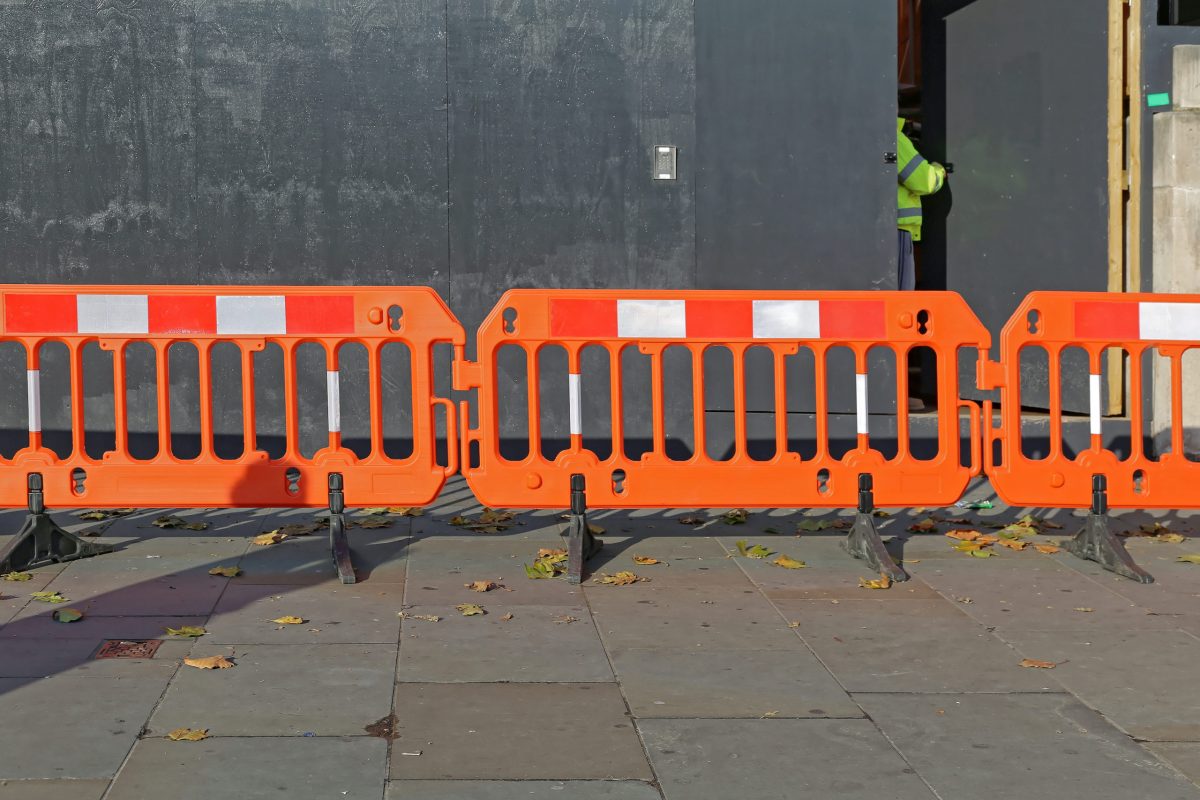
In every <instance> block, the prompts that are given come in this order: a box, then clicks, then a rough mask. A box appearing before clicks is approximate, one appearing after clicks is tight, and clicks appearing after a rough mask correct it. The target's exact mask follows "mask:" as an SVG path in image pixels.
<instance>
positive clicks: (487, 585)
mask: <svg viewBox="0 0 1200 800" xmlns="http://www.w3.org/2000/svg"><path fill="white" fill-rule="evenodd" d="M463 586H465V587H467V588H468V589H470V590H471V591H473V592H490V591H491V590H492V589H495V588H497V587H498V584H497V583H495V582H494V581H472V582H471V583H464V584H463Z"/></svg>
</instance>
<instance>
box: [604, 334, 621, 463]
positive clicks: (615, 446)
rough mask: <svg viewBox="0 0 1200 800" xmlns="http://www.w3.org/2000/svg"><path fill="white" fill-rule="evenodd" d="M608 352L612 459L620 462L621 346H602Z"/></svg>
mask: <svg viewBox="0 0 1200 800" xmlns="http://www.w3.org/2000/svg"><path fill="white" fill-rule="evenodd" d="M604 347H605V349H606V350H608V376H609V377H608V385H609V387H610V391H609V394H608V401H609V406H610V408H611V411H610V413H609V416H610V418H611V419H612V459H613V461H621V460H622V459H624V458H625V418H624V417H623V416H622V414H623V409H624V407H625V399H624V394H623V389H624V384H623V383H622V382H621V345H620V343H619V342H610V343H606V344H605V345H604Z"/></svg>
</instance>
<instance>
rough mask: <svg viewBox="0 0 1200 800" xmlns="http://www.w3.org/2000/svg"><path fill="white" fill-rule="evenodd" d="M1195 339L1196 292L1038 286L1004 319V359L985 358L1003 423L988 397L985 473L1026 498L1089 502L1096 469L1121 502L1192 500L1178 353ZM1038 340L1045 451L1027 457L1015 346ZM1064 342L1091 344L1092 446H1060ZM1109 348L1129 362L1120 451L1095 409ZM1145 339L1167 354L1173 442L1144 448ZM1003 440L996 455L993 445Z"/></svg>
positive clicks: (1002, 490)
mask: <svg viewBox="0 0 1200 800" xmlns="http://www.w3.org/2000/svg"><path fill="white" fill-rule="evenodd" d="M1198 344H1200V295H1161V294H1102V293H1094V294H1093V293H1086V292H1034V293H1032V294H1030V295H1029V296H1028V297H1026V298H1025V301H1024V302H1023V303H1021V306H1020V308H1018V309H1017V311H1016V312H1015V313H1014V314H1013V316H1012V317H1011V318H1010V319H1009V321H1008V323H1007V324H1006V325H1005V326H1004V330H1003V332H1002V334H1001V337H1000V361H999V362H998V363H995V362H992V363H987V364H983V365H982V366H981V370H980V376H979V385H980V386H981V387H982V388H985V389H999V390H1000V419H1001V422H1000V426H999V428H993V426H992V424H991V422H992V413H991V412H992V408H991V406H992V404H991V403H987V404H985V409H984V418H985V426H984V433H985V438H986V441H985V452H986V453H987V462H988V463H987V467H986V468H987V473H988V476H989V478H990V479H991V481H992V486H993V487H994V488H995V489H996V492H997V494H999V495H1000V497H1001V498H1003V499H1004V500H1005V501H1006V502H1008V503H1011V504H1013V505H1023V506H1052V507H1058V508H1081V507H1085V506H1088V505H1091V504H1092V503H1093V494H1094V493H1095V491H1096V490H1097V487H1096V485H1095V481H1096V478H1097V477H1099V478H1101V479H1102V481H1103V484H1105V486H1103V487H1100V488H1099V491H1102V492H1103V491H1106V492H1107V501H1108V504H1109V505H1111V506H1115V507H1120V508H1188V507H1194V506H1195V504H1196V486H1197V484H1198V483H1200V464H1198V463H1196V462H1193V461H1189V460H1188V459H1187V458H1186V456H1185V455H1184V446H1183V444H1184V443H1183V433H1184V431H1183V422H1182V420H1183V360H1182V359H1183V354H1184V352H1185V351H1186V350H1187V349H1188V348H1189V347H1196V346H1197V345H1198ZM1031 347H1038V348H1044V349H1045V350H1046V352H1047V353H1048V354H1049V365H1050V373H1049V390H1050V413H1049V421H1050V436H1049V440H1050V451H1049V454H1048V455H1047V457H1046V458H1042V459H1032V458H1029V457H1027V456H1025V455H1024V454H1023V453H1022V448H1021V352H1022V350H1023V349H1025V348H1031ZM1068 347H1077V348H1082V349H1083V350H1084V351H1085V352H1086V353H1087V359H1088V365H1089V373H1090V394H1091V403H1090V407H1091V408H1090V410H1091V434H1092V436H1091V447H1089V448H1088V449H1087V450H1085V451H1083V452H1081V453H1079V454H1077V455H1075V456H1073V457H1072V456H1071V455H1069V454H1066V453H1064V452H1063V448H1062V440H1063V436H1062V426H1063V421H1062V392H1061V379H1060V376H1061V356H1062V353H1063V350H1064V349H1065V348H1068ZM1107 348H1121V349H1123V350H1125V352H1127V353H1128V354H1129V362H1130V363H1131V364H1132V365H1134V368H1133V369H1130V370H1128V377H1129V391H1128V402H1129V407H1128V416H1129V420H1130V424H1131V428H1130V430H1131V432H1132V435H1131V436H1130V437H1129V453H1128V455H1127V456H1126V457H1124V458H1120V457H1118V455H1117V454H1116V453H1114V452H1112V451H1110V450H1108V449H1106V448H1105V447H1104V444H1103V440H1102V438H1101V437H1102V433H1103V428H1102V426H1103V424H1104V423H1103V420H1102V418H1101V407H1100V403H1101V364H1102V363H1103V360H1104V359H1105V355H1104V351H1105V349H1107ZM1150 349H1156V350H1157V351H1158V353H1159V354H1161V355H1162V356H1165V357H1166V358H1168V359H1169V360H1170V365H1171V445H1170V452H1167V453H1164V454H1162V455H1161V456H1160V457H1158V458H1152V457H1151V456H1149V455H1148V454H1147V453H1146V452H1145V449H1144V446H1143V436H1144V435H1145V434H1147V433H1148V432H1149V429H1148V426H1147V413H1146V409H1145V407H1144V404H1143V402H1142V400H1143V384H1144V379H1143V376H1142V370H1141V360H1142V355H1143V354H1144V353H1146V352H1147V351H1148V350H1150ZM997 446H998V447H999V448H1000V452H1001V456H1000V458H999V461H998V462H995V463H994V461H993V449H994V448H995V447H997Z"/></svg>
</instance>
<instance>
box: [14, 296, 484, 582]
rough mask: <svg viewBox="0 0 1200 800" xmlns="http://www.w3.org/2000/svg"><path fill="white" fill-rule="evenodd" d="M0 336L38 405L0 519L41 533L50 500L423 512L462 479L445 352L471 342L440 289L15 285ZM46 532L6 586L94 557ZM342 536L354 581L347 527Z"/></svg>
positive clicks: (30, 542)
mask: <svg viewBox="0 0 1200 800" xmlns="http://www.w3.org/2000/svg"><path fill="white" fill-rule="evenodd" d="M0 324H2V328H0V345H3V354H4V358H3V360H2V362H0V367H4V368H10V369H11V368H16V369H19V370H22V371H24V372H25V385H26V397H27V404H26V409H27V412H26V415H25V416H26V419H25V420H24V421H23V422H24V424H23V425H22V427H23V428H24V430H23V431H22V432H20V433H19V434H17V435H14V431H12V430H11V428H9V429H7V430H6V431H5V432H4V436H5V439H6V441H4V442H3V446H2V447H0V450H2V451H3V457H0V505H4V506H8V507H14V506H21V505H28V506H29V508H30V513H31V517H30V519H31V520H32V519H33V518H34V517H35V516H37V515H36V514H35V513H34V511H33V509H34V506H35V501H34V496H35V494H36V500H37V503H38V504H41V503H47V504H51V505H64V504H66V505H70V504H72V503H73V502H77V501H80V500H84V501H86V502H87V504H88V505H91V506H96V507H123V506H137V507H151V508H154V507H159V508H178V507H185V508H186V507H193V508H194V507H200V508H209V507H235V508H245V507H309V508H323V507H330V508H331V511H332V510H333V509H332V506H331V504H346V503H349V504H351V505H355V506H363V505H366V506H374V505H390V504H397V505H424V504H427V503H429V502H431V501H432V500H433V498H434V497H436V495H437V494H438V492H439V491H440V489H441V487H442V485H443V484H444V482H445V479H446V477H447V476H448V475H451V474H453V473H455V472H457V470H458V465H457V457H458V446H457V443H458V436H457V414H456V408H455V406H454V405H453V404H452V403H451V402H450V400H449V399H447V398H445V397H439V396H437V395H436V394H435V390H434V386H435V377H436V376H435V371H436V370H435V366H434V362H435V358H434V352H435V349H436V348H438V347H439V346H440V347H447V348H452V347H461V346H462V344H463V343H464V342H465V335H464V332H463V329H462V326H461V325H460V324H459V323H458V321H457V320H456V319H455V318H454V316H453V315H452V314H451V313H450V310H449V309H448V308H447V306H446V304H445V303H444V302H443V301H442V299H441V298H440V297H439V296H438V295H437V293H436V292H434V291H433V290H432V289H429V288H427V287H411V288H406V287H378V288H374V287H372V288H364V287H304V288H300V287H288V288H283V287H145V286H105V287H98V286H97V287H78V286H27V285H22V286H0ZM14 347H15V348H16V352H17V353H18V354H19V356H20V358H19V362H18V363H14V359H13V358H12V355H13V350H14ZM446 367H448V364H447V365H446ZM445 371H446V375H445V381H443V383H445V384H446V385H447V387H448V384H449V377H450V376H449V374H448V372H449V370H448V369H446V370H445ZM6 380H7V379H6ZM43 412H47V413H46V414H45V415H44V414H43ZM14 440H16V441H14ZM52 442H53V443H54V445H55V446H53V447H52V446H51V443H52ZM439 450H440V451H441V452H442V453H443V454H444V456H443V457H441V458H439V457H438V453H439ZM35 482H36V484H37V487H38V488H37V490H36V492H35V490H34V489H33V486H34V483H35ZM335 485H336V487H335ZM43 511H44V509H43ZM39 513H40V512H39ZM340 513H341V512H340V511H337V512H335V514H340ZM41 516H42V517H45V515H44V514H42V515H41ZM48 519H49V518H48V517H45V519H41V518H39V521H38V523H37V525H38V526H39V527H38V529H37V530H36V531H33V530H32V529H30V530H27V531H25V532H24V533H23V535H21V536H18V537H16V539H15V540H14V541H12V542H10V543H9V544H8V545H6V547H5V549H4V550H3V551H0V571H5V570H6V569H11V568H12V567H13V565H14V564H20V565H21V566H22V567H24V566H32V565H35V564H38V563H45V562H47V561H54V560H66V559H68V558H73V557H79V555H80V554H90V552H88V548H86V547H84V546H83V545H84V544H86V543H82V542H81V541H80V540H77V539H75V537H72V536H71V535H70V534H67V533H66V532H65V531H62V530H61V528H58V527H57V526H53V523H50V522H48ZM29 524H30V523H27V526H26V527H27V528H29ZM47 525H50V526H52V527H51V528H47V527H46V526H47ZM330 530H331V546H332V549H333V553H334V555H335V557H336V561H337V565H338V569H339V574H340V576H341V578H342V580H343V581H346V582H352V581H353V580H354V574H353V570H352V568H351V566H350V562H349V558H348V553H349V550H348V548H347V547H346V546H345V541H344V538H345V531H344V526H342V525H331V527H330ZM35 533H36V536H35V535H34V534H35Z"/></svg>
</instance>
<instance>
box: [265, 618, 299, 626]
mask: <svg viewBox="0 0 1200 800" xmlns="http://www.w3.org/2000/svg"><path fill="white" fill-rule="evenodd" d="M307 621H308V620H305V619H302V618H300V617H276V618H275V619H273V620H271V622H275V623H278V624H280V625H303V624H304V623H305V622H307Z"/></svg>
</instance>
